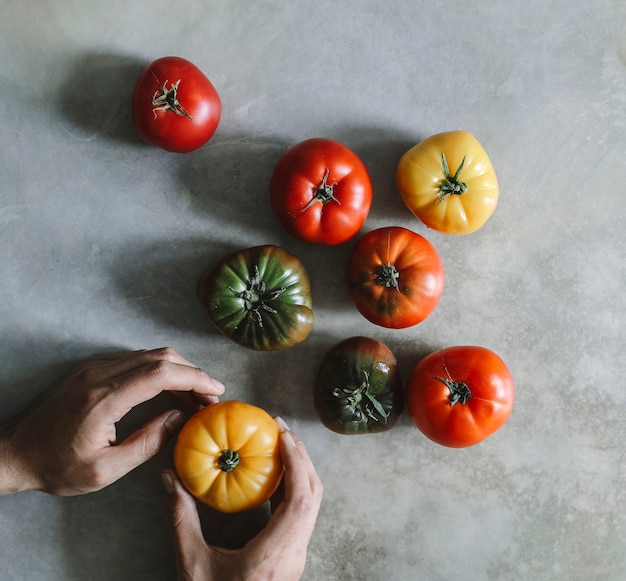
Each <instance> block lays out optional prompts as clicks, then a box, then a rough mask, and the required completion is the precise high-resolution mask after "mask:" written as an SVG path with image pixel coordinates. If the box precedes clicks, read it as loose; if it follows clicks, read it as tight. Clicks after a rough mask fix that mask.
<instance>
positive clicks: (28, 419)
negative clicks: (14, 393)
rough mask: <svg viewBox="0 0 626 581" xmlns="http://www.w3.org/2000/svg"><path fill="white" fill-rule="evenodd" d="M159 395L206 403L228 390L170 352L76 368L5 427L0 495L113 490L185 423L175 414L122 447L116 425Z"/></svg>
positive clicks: (114, 356) (125, 355)
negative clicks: (111, 486) (110, 485)
mask: <svg viewBox="0 0 626 581" xmlns="http://www.w3.org/2000/svg"><path fill="white" fill-rule="evenodd" d="M162 391H168V392H172V393H173V394H179V395H181V396H184V395H186V396H189V395H193V396H194V397H195V399H197V400H198V402H200V403H202V404H209V403H214V402H215V401H217V396H218V395H220V394H221V393H223V391H224V386H223V385H222V384H221V383H219V382H218V381H216V380H214V379H212V378H211V377H210V376H209V375H207V374H206V373H205V372H204V371H202V370H200V369H198V368H197V367H195V366H194V365H193V364H192V363H190V362H189V361H187V360H186V359H184V358H183V357H181V356H180V355H179V354H178V353H176V351H174V350H172V349H170V348H163V349H155V350H151V351H128V352H121V353H110V354H104V355H95V356H93V357H89V358H87V359H85V360H83V361H81V362H79V363H78V364H77V365H76V367H75V368H74V369H73V370H72V371H70V372H69V373H68V374H67V375H66V376H64V377H62V378H61V379H60V380H58V381H57V382H56V383H55V384H53V385H52V386H51V387H50V388H49V389H47V390H46V391H45V392H44V393H43V394H42V395H41V396H40V397H39V398H38V399H36V400H35V402H34V403H33V404H32V405H31V406H30V407H29V408H27V409H26V410H25V411H24V412H22V413H21V414H20V415H18V416H17V417H16V418H14V419H12V420H11V421H9V422H7V423H6V424H3V425H2V426H0V494H9V493H11V492H18V491H20V490H42V491H45V492H49V493H51V494H58V495H63V496H71V495H76V494H82V493H86V492H94V491H96V490H100V489H101V488H104V487H105V486H108V485H109V484H112V483H113V482H115V481H116V480H118V479H119V478H121V477H122V476H124V475H125V474H126V473H128V472H130V471H131V470H133V469H134V468H136V467H137V466H139V465H140V464H142V463H143V462H145V461H146V460H148V459H149V458H151V457H152V456H154V455H156V454H157V453H158V452H159V451H161V450H162V449H163V447H164V446H165V445H166V443H167V442H168V440H169V439H170V438H171V437H172V436H173V435H174V434H175V433H176V432H177V431H178V430H179V429H180V428H181V426H182V425H183V424H184V422H185V417H184V415H183V413H182V412H180V411H178V410H175V409H171V410H169V411H166V412H163V413H161V414H159V415H158V416H156V417H154V418H152V419H151V420H150V421H148V422H147V423H146V424H145V425H144V426H142V427H141V428H139V429H138V430H137V431H135V432H134V433H133V434H131V435H130V436H128V437H127V438H126V439H124V440H123V441H121V442H118V441H117V436H116V427H115V424H116V423H117V422H119V421H120V420H121V419H122V418H123V417H124V416H125V415H126V414H127V413H128V412H129V411H130V410H131V409H132V408H134V407H135V406H137V405H139V404H141V403H143V402H146V401H148V400H150V399H152V398H153V397H155V396H157V395H158V394H159V393H161V392H162Z"/></svg>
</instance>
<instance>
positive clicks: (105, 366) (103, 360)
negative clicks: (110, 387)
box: [78, 347, 196, 381]
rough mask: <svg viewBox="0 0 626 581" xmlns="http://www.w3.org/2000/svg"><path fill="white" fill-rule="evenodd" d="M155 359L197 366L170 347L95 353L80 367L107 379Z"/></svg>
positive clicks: (98, 377)
mask: <svg viewBox="0 0 626 581" xmlns="http://www.w3.org/2000/svg"><path fill="white" fill-rule="evenodd" d="M154 361H170V362H172V363H177V364H178V365H187V366H189V367H196V366H195V365H194V364H193V363H191V362H190V361H188V360H187V359H185V358H184V357H183V356H182V355H180V354H179V353H177V352H176V351H174V349H171V348H170V347H161V348H159V349H150V350H146V349H142V350H140V351H120V352H117V353H109V354H104V355H95V356H93V357H90V358H89V359H86V360H83V361H82V362H81V363H80V364H79V366H78V367H79V368H83V369H84V368H90V369H95V370H96V371H97V374H98V375H97V379H99V380H101V381H106V380H109V379H112V378H114V377H117V376H118V375H123V374H125V373H128V372H130V371H132V370H133V369H136V368H138V367H141V366H143V365H146V364H148V363H151V362H154Z"/></svg>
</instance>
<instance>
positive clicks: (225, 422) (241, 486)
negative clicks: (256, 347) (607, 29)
mask: <svg viewBox="0 0 626 581" xmlns="http://www.w3.org/2000/svg"><path fill="white" fill-rule="evenodd" d="M279 439H280V429H279V427H278V425H277V424H276V422H275V421H274V420H273V419H272V417H271V416H270V415H269V414H268V413H267V412H265V411H264V410H262V409H261V408H258V407H256V406H253V405H250V404H247V403H243V402H240V401H222V402H219V403H216V404H213V405H210V406H208V407H205V408H203V409H202V410H200V411H199V412H197V413H196V414H195V415H193V416H192V417H191V418H190V419H189V421H188V422H187V423H186V424H185V425H184V426H183V428H182V430H181V431H180V434H179V435H178V440H177V442H176V446H175V448H174V465H175V467H176V472H177V473H178V476H179V477H180V479H181V481H182V483H183V484H184V485H185V488H187V490H188V491H189V492H190V493H191V494H193V495H194V496H195V497H196V498H198V499H199V500H201V501H202V502H204V503H205V504H207V505H208V506H210V507H211V508H214V509H216V510H219V511H221V512H228V513H232V512H240V511H242V510H247V509H250V508H254V507H257V506H260V505H261V504H263V503H264V502H265V501H267V500H269V498H270V496H271V495H272V494H273V493H274V491H275V490H276V488H277V487H278V484H279V482H280V479H281V477H282V473H283V464H282V461H281V458H280V451H279Z"/></svg>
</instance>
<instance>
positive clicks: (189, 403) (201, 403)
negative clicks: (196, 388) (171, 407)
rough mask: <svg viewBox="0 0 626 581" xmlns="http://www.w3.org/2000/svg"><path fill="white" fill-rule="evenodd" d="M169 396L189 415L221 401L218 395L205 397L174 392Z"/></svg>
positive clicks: (190, 393)
mask: <svg viewBox="0 0 626 581" xmlns="http://www.w3.org/2000/svg"><path fill="white" fill-rule="evenodd" d="M169 396H170V398H171V399H172V401H173V402H175V405H176V407H177V408H178V409H180V410H182V411H184V412H186V413H188V414H194V413H196V412H197V411H200V410H201V409H202V408H203V407H206V406H208V405H213V404H214V403H217V402H218V401H219V398H218V397H217V396H216V395H203V394H200V393H195V392H192V391H172V392H170V393H169Z"/></svg>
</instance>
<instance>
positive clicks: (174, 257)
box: [109, 237, 236, 335]
mask: <svg viewBox="0 0 626 581" xmlns="http://www.w3.org/2000/svg"><path fill="white" fill-rule="evenodd" d="M235 249H236V248H235V247H234V246H233V245H232V244H229V243H227V242H218V241H216V240H212V239H210V238H201V237H196V238H180V239H176V238H174V239H164V240H162V241H161V242H157V243H155V242H151V243H147V242H137V243H136V244H134V245H126V246H125V247H124V249H123V251H121V252H120V254H119V256H118V257H117V259H116V260H115V261H114V262H113V263H112V265H111V272H110V273H109V276H110V277H111V279H112V280H113V282H114V284H115V286H116V288H117V289H118V291H119V293H120V297H119V299H118V300H119V301H120V302H121V303H122V306H123V308H124V309H128V310H131V311H138V312H140V313H141V312H142V313H144V315H146V316H148V317H149V318H151V319H153V320H154V321H155V322H156V323H157V324H158V325H164V326H166V327H169V328H176V329H179V330H181V331H185V332H189V333H196V334H200V335H204V334H209V335H210V334H219V332H218V331H217V330H215V329H214V327H213V326H212V325H211V323H210V321H209V318H208V315H207V313H206V311H205V310H204V308H203V307H202V305H201V304H200V302H199V301H198V299H197V297H196V286H197V282H198V279H199V278H200V276H201V275H202V273H203V272H204V271H205V270H206V269H207V268H208V267H209V266H210V265H211V264H213V262H215V261H216V260H217V259H219V258H221V257H222V256H223V255H225V254H228V253H229V252H232V251H233V250H235Z"/></svg>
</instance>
